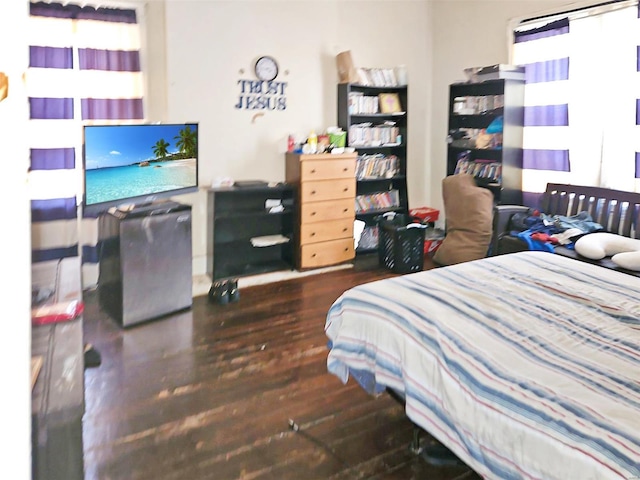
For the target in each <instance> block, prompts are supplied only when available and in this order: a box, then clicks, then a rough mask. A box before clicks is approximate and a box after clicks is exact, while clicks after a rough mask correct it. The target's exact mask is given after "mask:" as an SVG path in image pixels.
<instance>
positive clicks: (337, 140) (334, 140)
mask: <svg viewBox="0 0 640 480" xmlns="http://www.w3.org/2000/svg"><path fill="white" fill-rule="evenodd" d="M329 143H330V144H331V145H333V146H334V147H335V148H341V147H344V146H345V144H346V143H347V132H340V133H330V134H329Z"/></svg>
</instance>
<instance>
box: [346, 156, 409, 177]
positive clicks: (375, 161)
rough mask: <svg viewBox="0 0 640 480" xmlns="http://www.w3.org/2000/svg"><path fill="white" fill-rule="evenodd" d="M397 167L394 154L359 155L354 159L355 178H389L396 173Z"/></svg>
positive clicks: (397, 162)
mask: <svg viewBox="0 0 640 480" xmlns="http://www.w3.org/2000/svg"><path fill="white" fill-rule="evenodd" d="M398 168H399V160H398V157H397V156H396V155H384V154H382V153H376V154H375V155H366V154H365V155H360V156H359V157H358V158H357V159H356V179H358V180H364V179H371V178H391V177H393V176H395V175H396V174H397V173H398Z"/></svg>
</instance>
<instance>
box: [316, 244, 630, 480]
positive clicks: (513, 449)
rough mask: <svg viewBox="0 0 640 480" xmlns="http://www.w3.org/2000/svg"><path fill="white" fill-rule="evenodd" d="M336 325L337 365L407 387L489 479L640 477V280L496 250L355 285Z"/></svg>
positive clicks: (377, 383)
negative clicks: (492, 254) (464, 260)
mask: <svg viewBox="0 0 640 480" xmlns="http://www.w3.org/2000/svg"><path fill="white" fill-rule="evenodd" d="M325 330H326V333H327V336H328V337H329V339H330V345H331V350H330V352H329V356H328V359H327V366H328V370H329V371H330V372H332V373H333V374H335V375H336V376H338V377H339V378H340V379H341V380H342V381H343V382H346V381H347V380H348V377H349V374H350V372H351V373H352V374H354V376H356V377H357V378H358V379H359V381H361V385H363V387H365V388H366V389H367V390H369V391H370V392H371V393H374V392H377V391H380V388H384V387H390V388H392V389H395V390H396V391H398V392H402V393H403V394H404V396H405V398H406V412H407V415H408V417H409V418H410V419H411V420H412V421H413V422H414V423H416V424H417V425H419V426H421V427H422V428H424V429H425V430H427V431H428V432H429V433H431V434H432V435H433V436H434V437H436V438H437V439H438V440H440V441H441V442H442V443H443V444H445V445H446V446H447V447H449V448H450V449H451V450H452V451H453V452H454V453H455V454H456V455H458V457H459V458H461V459H462V460H463V461H464V462H465V463H467V464H468V465H469V466H471V467H472V468H473V469H474V470H475V471H476V472H478V473H479V474H480V475H482V476H483V477H485V478H491V479H497V478H500V479H512V478H514V479H515V478H531V479H558V480H573V479H575V480H587V479H625V480H627V479H636V478H637V479H640V278H638V277H633V276H630V275H625V274H623V273H619V272H615V271H613V270H609V269H605V268H602V267H598V266H594V265H591V264H589V263H585V262H579V261H576V260H572V259H569V258H566V257H562V256H559V255H553V254H550V253H546V252H521V253H515V254H511V255H503V256H498V257H491V258H486V259H483V260H478V261H475V262H469V263H464V264H459V265H454V266H450V267H446V268H440V269H435V270H430V271H426V272H420V273H415V274H408V275H403V276H398V277H393V278H389V279H386V280H381V281H377V282H372V283H368V284H364V285H360V286H358V287H355V288H352V289H350V290H348V291H346V292H345V293H344V294H343V295H342V296H341V297H340V298H338V299H337V300H336V301H335V303H334V304H333V305H332V307H331V309H330V310H329V312H328V315H327V322H326V327H325ZM367 378H370V379H373V381H372V382H371V383H367V382H366V379H367Z"/></svg>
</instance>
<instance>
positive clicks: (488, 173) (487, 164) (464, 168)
mask: <svg viewBox="0 0 640 480" xmlns="http://www.w3.org/2000/svg"><path fill="white" fill-rule="evenodd" d="M463 173H466V174H468V175H473V176H474V177H475V178H478V179H483V180H485V183H500V181H501V180H502V164H501V163H499V162H494V161H492V160H479V159H476V160H469V159H468V158H467V157H462V158H459V159H458V163H457V164H456V169H455V172H454V174H463Z"/></svg>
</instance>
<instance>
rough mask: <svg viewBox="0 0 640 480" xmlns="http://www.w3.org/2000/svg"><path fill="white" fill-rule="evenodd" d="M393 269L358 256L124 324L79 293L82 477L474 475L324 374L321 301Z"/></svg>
mask: <svg viewBox="0 0 640 480" xmlns="http://www.w3.org/2000/svg"><path fill="white" fill-rule="evenodd" d="M431 266H432V265H431V263H430V261H429V260H427V261H426V263H425V268H430V267H431ZM392 275H394V274H393V273H392V272H390V271H388V270H386V269H384V268H381V267H379V266H378V265H377V261H376V259H375V258H372V257H364V258H362V257H359V258H358V259H357V261H356V263H355V265H354V268H350V269H343V270H338V271H334V272H327V273H323V274H319V275H311V276H306V277H302V278H299V279H295V280H287V281H285V282H279V283H271V284H266V285H259V286H254V287H248V288H245V289H242V290H241V292H240V295H241V298H240V301H239V302H237V303H232V304H228V305H218V304H214V303H210V302H209V301H208V300H207V298H206V296H203V297H198V298H195V299H194V303H193V307H192V308H191V309H190V310H188V311H186V312H179V313H176V314H174V315H170V316H167V317H165V318H161V319H158V320H155V321H152V322H149V323H146V324H141V325H138V326H133V327H130V328H128V329H122V328H120V327H119V326H118V325H117V323H116V322H115V321H114V320H112V319H111V318H109V317H108V316H107V315H106V314H105V313H104V312H103V311H102V310H101V309H100V307H99V305H98V298H97V293H96V292H87V293H86V294H85V299H84V300H85V315H84V317H85V341H86V342H89V343H92V344H93V345H95V347H96V348H97V349H98V351H99V352H100V353H101V355H102V365H100V366H99V367H98V368H90V369H87V370H86V372H85V399H86V412H85V415H84V418H83V432H84V450H85V471H86V480H94V479H99V480H116V479H123V480H125V479H126V480H134V479H154V480H183V479H188V480H199V479H215V480H227V479H229V480H233V479H242V480H249V479H255V480H271V479H274V480H286V479H296V480H297V479H305V480H310V479H333V480H347V479H370V480H374V479H375V480H392V479H403V480H409V479H430V480H454V479H455V480H477V479H478V478H479V477H478V476H477V475H476V474H475V473H474V472H472V471H471V470H470V469H469V468H468V467H466V466H464V465H461V466H453V467H442V466H441V467H435V466H431V465H429V464H427V463H426V462H425V461H424V460H423V459H422V458H420V457H419V456H416V455H415V454H414V453H412V452H411V451H410V449H409V444H410V441H411V438H412V431H413V430H412V425H411V423H410V422H409V421H408V420H407V418H406V417H405V415H404V412H403V408H402V406H401V405H399V404H398V403H397V402H396V401H395V400H393V399H392V398H391V397H389V396H388V395H386V394H383V395H380V396H377V397H374V396H370V395H368V394H367V393H365V392H364V390H362V389H361V388H360V387H359V386H358V385H357V384H356V383H355V382H353V381H352V380H350V381H349V382H348V383H347V384H346V385H343V384H342V383H341V382H340V381H339V380H338V379H337V378H336V377H335V376H333V375H331V374H329V373H327V368H326V358H327V352H328V350H327V338H326V336H325V334H324V321H325V317H326V314H327V311H328V310H329V308H330V306H331V304H332V303H333V302H334V301H335V300H336V299H337V298H338V297H339V296H340V294H341V293H342V292H344V291H345V290H346V289H348V288H351V287H353V286H355V285H358V284H361V283H364V282H369V281H375V280H378V279H382V278H386V277H389V276H392ZM292 423H293V425H294V428H292V427H291V425H292Z"/></svg>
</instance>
